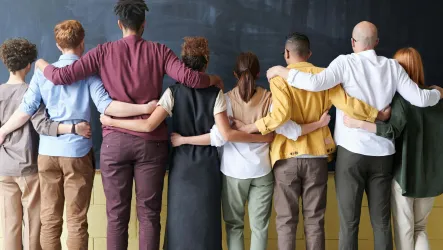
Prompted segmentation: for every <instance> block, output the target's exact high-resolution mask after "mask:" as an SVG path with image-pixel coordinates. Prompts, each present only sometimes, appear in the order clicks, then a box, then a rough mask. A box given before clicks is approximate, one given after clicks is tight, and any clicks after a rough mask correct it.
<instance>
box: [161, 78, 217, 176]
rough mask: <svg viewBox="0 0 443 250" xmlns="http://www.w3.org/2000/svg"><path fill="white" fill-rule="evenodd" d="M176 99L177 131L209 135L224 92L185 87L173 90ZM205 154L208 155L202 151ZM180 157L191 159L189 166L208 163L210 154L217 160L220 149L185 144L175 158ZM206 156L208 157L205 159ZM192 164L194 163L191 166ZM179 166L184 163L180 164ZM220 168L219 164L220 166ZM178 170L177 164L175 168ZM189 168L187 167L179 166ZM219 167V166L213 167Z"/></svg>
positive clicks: (176, 151)
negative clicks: (216, 104)
mask: <svg viewBox="0 0 443 250" xmlns="http://www.w3.org/2000/svg"><path fill="white" fill-rule="evenodd" d="M169 89H170V91H171V93H172V96H173V98H174V108H173V109H172V127H173V132H174V133H178V134H181V135H183V136H196V135H201V134H206V133H208V132H209V131H210V129H211V127H212V126H213V125H214V123H215V120H214V106H215V103H216V100H217V98H218V96H219V93H220V89H219V88H217V87H209V88H205V89H191V88H188V87H186V86H183V85H181V84H176V85H174V86H171V87H169ZM202 151H204V152H202ZM179 154H180V159H182V160H183V158H188V163H189V164H190V165H192V164H202V166H204V167H207V164H205V160H206V159H210V157H209V155H212V156H214V157H216V158H217V156H218V155H217V150H216V148H214V147H211V146H206V147H204V146H193V145H184V146H182V147H177V148H175V149H174V152H173V157H174V156H177V155H179ZM202 156H204V157H202ZM191 162H192V164H191ZM177 163H178V164H179V165H181V164H183V162H177ZM217 165H219V164H217ZM171 167H172V168H173V167H174V164H172V165H171ZM178 167H181V168H182V167H185V166H178ZM213 167H214V168H217V169H218V167H216V166H213Z"/></svg>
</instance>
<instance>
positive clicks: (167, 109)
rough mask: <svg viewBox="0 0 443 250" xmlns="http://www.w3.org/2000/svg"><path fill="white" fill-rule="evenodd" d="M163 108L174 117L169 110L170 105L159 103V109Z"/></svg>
mask: <svg viewBox="0 0 443 250" xmlns="http://www.w3.org/2000/svg"><path fill="white" fill-rule="evenodd" d="M158 106H160V107H162V108H163V109H164V110H165V111H166V112H168V115H169V116H170V117H172V111H171V110H170V109H169V107H168V105H165V104H164V103H160V102H159V103H157V107H158Z"/></svg>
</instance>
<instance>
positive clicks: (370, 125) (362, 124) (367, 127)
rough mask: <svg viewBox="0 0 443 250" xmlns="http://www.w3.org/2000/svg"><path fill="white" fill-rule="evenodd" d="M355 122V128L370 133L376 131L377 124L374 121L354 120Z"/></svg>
mask: <svg viewBox="0 0 443 250" xmlns="http://www.w3.org/2000/svg"><path fill="white" fill-rule="evenodd" d="M355 124H356V126H355V127H357V128H361V129H364V130H366V131H368V132H371V133H376V132H377V125H376V124H375V123H371V122H365V121H355Z"/></svg>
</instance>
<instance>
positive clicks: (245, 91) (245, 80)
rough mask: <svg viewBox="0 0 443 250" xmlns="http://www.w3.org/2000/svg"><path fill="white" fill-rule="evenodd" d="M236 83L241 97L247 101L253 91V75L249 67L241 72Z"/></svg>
mask: <svg viewBox="0 0 443 250" xmlns="http://www.w3.org/2000/svg"><path fill="white" fill-rule="evenodd" d="M237 85H238V90H239V93H240V97H241V99H242V100H243V101H244V102H246V103H248V102H249V101H250V100H251V98H252V96H253V95H254V93H255V77H254V76H253V75H252V73H251V71H250V70H249V69H246V70H245V71H243V72H242V73H241V75H240V78H239V79H238V83H237Z"/></svg>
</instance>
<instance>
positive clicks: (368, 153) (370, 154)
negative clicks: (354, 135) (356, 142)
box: [337, 143, 395, 157]
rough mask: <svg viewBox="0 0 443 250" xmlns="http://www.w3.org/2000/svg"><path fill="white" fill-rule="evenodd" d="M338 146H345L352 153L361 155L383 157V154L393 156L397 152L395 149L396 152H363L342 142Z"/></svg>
mask: <svg viewBox="0 0 443 250" xmlns="http://www.w3.org/2000/svg"><path fill="white" fill-rule="evenodd" d="M338 146H340V147H343V148H345V149H346V150H348V151H349V152H351V153H354V154H359V155H364V156H374V157H382V156H391V155H394V154H395V149H394V152H392V153H389V152H387V153H381V154H373V153H370V152H364V153H363V152H361V151H359V150H354V149H350V148H349V147H346V146H345V145H343V144H340V143H337V147H338ZM388 151H389V150H388Z"/></svg>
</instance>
